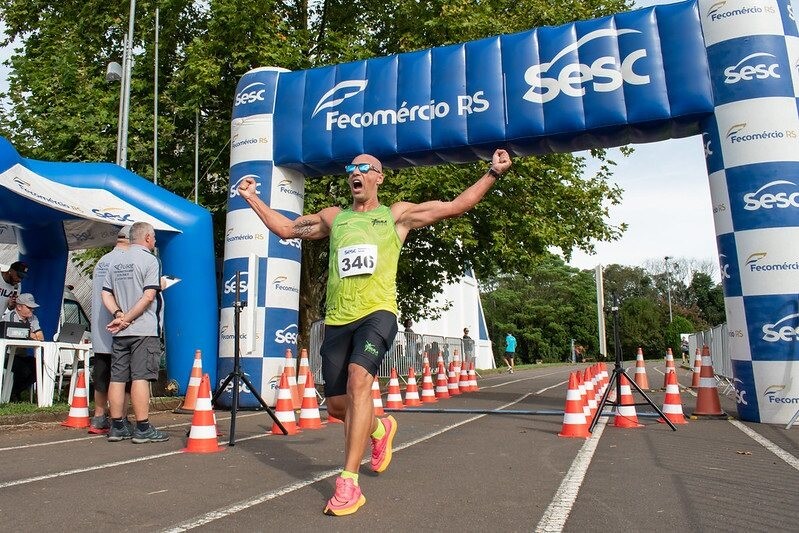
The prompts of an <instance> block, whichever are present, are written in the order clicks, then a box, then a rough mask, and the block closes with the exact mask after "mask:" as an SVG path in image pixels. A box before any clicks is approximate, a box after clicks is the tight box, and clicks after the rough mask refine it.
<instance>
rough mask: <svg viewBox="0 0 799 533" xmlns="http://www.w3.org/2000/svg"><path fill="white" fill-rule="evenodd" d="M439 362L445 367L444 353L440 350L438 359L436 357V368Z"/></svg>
mask: <svg viewBox="0 0 799 533" xmlns="http://www.w3.org/2000/svg"><path fill="white" fill-rule="evenodd" d="M439 363H441V364H443V365H444V368H445V369H446V367H447V363H445V362H444V354H443V353H441V352H438V359H436V368H438V364H439Z"/></svg>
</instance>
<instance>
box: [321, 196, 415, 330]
mask: <svg viewBox="0 0 799 533" xmlns="http://www.w3.org/2000/svg"><path fill="white" fill-rule="evenodd" d="M401 249H402V243H401V242H400V239H399V236H398V235H397V230H396V228H395V227H394V217H393V216H392V215H391V209H389V208H388V207H387V206H384V205H381V206H379V207H378V208H377V209H373V210H371V211H367V212H365V213H361V212H355V211H352V210H351V209H346V210H344V211H341V212H340V213H339V214H338V215H336V218H335V219H334V220H333V227H332V228H331V230H330V260H329V263H328V269H329V271H328V279H327V312H326V316H325V323H326V324H330V325H331V326H341V325H343V324H349V323H352V322H355V321H356V320H358V319H360V318H363V317H365V316H366V315H368V314H370V313H374V312H375V311H389V312H391V313H394V314H395V315H396V314H397V262H398V261H399V255H400V250H401Z"/></svg>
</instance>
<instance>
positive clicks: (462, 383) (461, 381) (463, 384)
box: [458, 363, 471, 393]
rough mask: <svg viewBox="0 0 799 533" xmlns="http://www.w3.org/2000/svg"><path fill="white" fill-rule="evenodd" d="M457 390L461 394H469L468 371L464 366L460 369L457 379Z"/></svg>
mask: <svg viewBox="0 0 799 533" xmlns="http://www.w3.org/2000/svg"><path fill="white" fill-rule="evenodd" d="M458 389H460V391H461V393H464V392H471V390H470V389H469V371H468V370H466V364H465V363H464V365H463V366H462V367H461V372H460V377H459V378H458Z"/></svg>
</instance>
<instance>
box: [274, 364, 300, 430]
mask: <svg viewBox="0 0 799 533" xmlns="http://www.w3.org/2000/svg"><path fill="white" fill-rule="evenodd" d="M275 417H276V418H277V419H278V420H280V423H281V424H283V427H284V428H286V434H287V435H294V434H296V433H299V429H298V428H297V420H296V419H295V418H294V401H293V400H292V399H291V388H290V386H289V378H288V371H287V370H283V373H282V374H281V375H280V385H279V386H278V389H277V403H276V404H275ZM272 435H283V432H282V431H280V427H279V426H278V425H277V423H274V424H272Z"/></svg>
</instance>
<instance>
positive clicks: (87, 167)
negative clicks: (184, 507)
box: [0, 137, 219, 393]
mask: <svg viewBox="0 0 799 533" xmlns="http://www.w3.org/2000/svg"><path fill="white" fill-rule="evenodd" d="M140 221H141V222H149V223H150V224H152V225H153V227H154V228H155V230H156V239H157V241H158V242H157V246H158V251H159V255H160V258H161V261H162V264H163V271H164V274H169V275H172V276H174V277H177V278H181V282H179V283H177V284H175V285H173V286H171V287H170V288H169V289H167V290H166V291H165V292H164V302H165V308H164V335H165V341H166V353H167V358H166V364H167V375H168V376H169V377H170V378H172V379H175V380H176V381H177V383H178V387H179V392H180V393H185V391H186V387H187V385H188V380H189V374H190V372H191V367H192V363H193V361H194V351H195V350H196V349H200V350H202V352H203V369H204V371H205V372H208V373H210V374H211V375H212V376H215V374H216V362H217V349H218V343H217V333H216V332H217V324H218V317H219V314H218V308H217V301H216V290H215V287H216V283H215V280H216V276H215V274H214V255H213V251H214V246H213V232H212V227H211V215H210V213H208V211H206V210H205V209H203V208H201V207H199V206H197V205H195V204H193V203H191V202H189V201H187V200H185V199H183V198H181V197H179V196H176V195H174V194H172V193H170V192H168V191H166V190H165V189H162V188H160V187H158V186H157V185H154V184H153V183H151V182H149V181H147V180H144V179H142V178H140V177H139V176H137V175H135V174H133V173H132V172H129V171H127V170H125V169H123V168H121V167H119V166H117V165H113V164H110V163H49V162H43V161H35V160H32V159H25V158H23V157H20V155H19V154H18V153H17V152H16V150H15V149H14V148H13V147H12V146H11V144H10V143H9V142H8V141H7V140H6V139H4V138H2V137H0V242H3V243H12V244H17V245H18V246H19V250H20V258H21V259H22V260H24V261H26V262H27V263H28V264H29V266H30V271H29V275H28V277H26V278H25V280H24V281H23V283H22V288H23V290H24V291H26V292H31V293H33V294H34V296H35V297H36V301H37V302H38V303H39V304H40V306H41V307H40V308H39V309H37V316H38V318H39V320H40V322H41V324H42V330H43V332H44V335H45V338H48V339H52V338H53V335H54V334H55V332H56V330H57V328H58V320H59V313H60V310H61V298H62V296H63V294H64V277H65V273H66V261H67V252H68V251H69V250H79V249H84V248H95V247H100V246H113V244H114V243H115V242H116V235H117V232H118V228H119V227H120V226H122V225H127V224H132V223H133V222H140Z"/></svg>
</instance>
